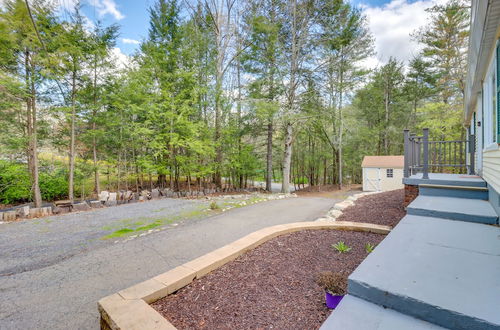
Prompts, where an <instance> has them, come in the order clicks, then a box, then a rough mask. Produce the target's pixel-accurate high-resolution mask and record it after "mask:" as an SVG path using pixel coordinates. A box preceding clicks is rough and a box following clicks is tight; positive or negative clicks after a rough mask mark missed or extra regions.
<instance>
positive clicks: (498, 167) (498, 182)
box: [483, 149, 500, 191]
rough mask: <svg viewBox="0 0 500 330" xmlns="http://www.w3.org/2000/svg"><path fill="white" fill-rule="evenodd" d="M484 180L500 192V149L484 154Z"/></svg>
mask: <svg viewBox="0 0 500 330" xmlns="http://www.w3.org/2000/svg"><path fill="white" fill-rule="evenodd" d="M483 178H484V180H486V182H488V184H489V185H491V186H492V187H493V188H495V190H496V191H500V149H497V150H489V151H485V152H483Z"/></svg>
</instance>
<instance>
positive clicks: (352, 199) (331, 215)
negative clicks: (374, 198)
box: [315, 191, 385, 221]
mask: <svg viewBox="0 0 500 330" xmlns="http://www.w3.org/2000/svg"><path fill="white" fill-rule="evenodd" d="M382 192H385V191H367V192H362V193H359V194H354V195H352V196H349V197H347V198H346V199H345V200H343V201H342V202H339V203H337V204H335V205H334V206H333V207H332V208H331V209H330V210H329V211H328V213H327V214H326V215H325V216H323V217H321V218H318V219H316V220H315V221H336V220H337V218H338V217H340V216H341V215H342V213H343V212H342V211H344V210H345V209H346V208H348V207H350V206H353V205H354V204H356V201H357V200H358V199H360V198H361V197H365V196H369V195H374V194H380V193H382Z"/></svg>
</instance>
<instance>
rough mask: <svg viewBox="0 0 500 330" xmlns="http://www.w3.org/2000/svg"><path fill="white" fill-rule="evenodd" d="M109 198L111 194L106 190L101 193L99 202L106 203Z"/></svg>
mask: <svg viewBox="0 0 500 330" xmlns="http://www.w3.org/2000/svg"><path fill="white" fill-rule="evenodd" d="M108 198H109V192H108V191H106V190H103V191H101V193H100V194H99V200H100V201H101V202H105V201H107V200H108Z"/></svg>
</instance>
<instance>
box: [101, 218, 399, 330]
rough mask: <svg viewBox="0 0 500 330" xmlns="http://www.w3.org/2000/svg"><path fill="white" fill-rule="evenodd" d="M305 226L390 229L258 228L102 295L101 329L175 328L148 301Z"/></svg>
mask: <svg viewBox="0 0 500 330" xmlns="http://www.w3.org/2000/svg"><path fill="white" fill-rule="evenodd" d="M306 229H334V230H348V231H362V232H371V233H377V234H388V233H389V232H390V231H391V227H389V226H382V225H376V224H370V223H361V222H349V221H336V222H322V221H311V222H296V223H289V224H284V225H277V226H272V227H267V228H263V229H260V230H258V231H255V232H253V233H251V234H249V235H247V236H244V237H243V238H240V239H238V240H236V241H234V242H232V243H230V244H228V245H226V246H224V247H221V248H219V249H217V250H214V251H212V252H209V253H207V254H205V255H203V256H201V257H199V258H196V259H194V260H191V261H189V262H187V263H185V264H183V265H181V266H178V267H176V268H174V269H171V270H169V271H168V272H166V273H163V274H160V275H158V276H155V277H153V278H151V279H149V280H146V281H144V282H141V283H139V284H136V285H134V286H131V287H129V288H127V289H124V290H121V291H119V292H118V293H115V294H112V295H110V296H107V297H105V298H102V299H101V300H99V302H98V304H97V305H98V310H99V313H100V315H101V329H106V330H107V329H112V330H118V329H122V330H139V329H141V330H148V329H162V330H173V329H176V328H175V327H174V326H173V325H172V324H171V323H170V322H169V321H168V320H167V319H166V318H165V317H163V316H162V315H161V314H160V313H158V312H157V311H156V310H154V309H153V308H152V307H151V306H150V305H149V304H151V303H153V302H155V301H157V300H158V299H161V298H163V297H166V296H168V295H169V294H171V293H174V292H175V291H177V290H179V289H181V288H182V287H184V286H186V285H188V284H189V283H191V282H192V281H193V280H194V279H196V278H201V277H203V276H204V275H206V274H208V273H209V272H211V271H213V270H215V269H217V268H219V267H220V266H222V265H224V264H226V263H228V262H230V261H232V260H234V259H236V258H238V257H239V256H240V255H242V254H243V253H245V252H246V251H248V250H250V249H253V248H255V247H257V246H259V245H260V244H262V243H264V242H266V241H269V240H270V239H272V238H275V237H277V236H280V235H284V234H288V233H292V232H296V231H300V230H306Z"/></svg>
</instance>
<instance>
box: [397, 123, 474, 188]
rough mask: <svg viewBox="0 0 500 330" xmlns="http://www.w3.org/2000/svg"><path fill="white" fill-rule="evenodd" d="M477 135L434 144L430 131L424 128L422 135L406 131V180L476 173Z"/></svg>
mask: <svg viewBox="0 0 500 330" xmlns="http://www.w3.org/2000/svg"><path fill="white" fill-rule="evenodd" d="M474 142H475V139H474V135H472V134H471V135H469V137H468V139H467V140H453V141H430V140H429V129H428V128H424V129H423V130H422V135H420V136H417V135H416V134H412V133H410V131H409V130H404V149H405V154H404V155H405V163H404V176H405V178H407V177H409V176H411V175H413V174H417V173H422V178H423V179H428V178H429V172H430V173H461V174H473V173H474V152H475V143H474Z"/></svg>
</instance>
